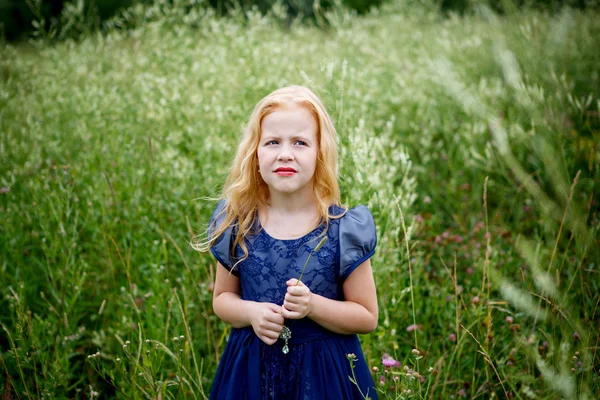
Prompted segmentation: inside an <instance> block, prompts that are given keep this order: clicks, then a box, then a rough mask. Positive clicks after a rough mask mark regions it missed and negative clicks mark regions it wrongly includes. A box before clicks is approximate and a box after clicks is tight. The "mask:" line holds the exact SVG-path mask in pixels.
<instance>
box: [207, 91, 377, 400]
mask: <svg viewBox="0 0 600 400" xmlns="http://www.w3.org/2000/svg"><path fill="white" fill-rule="evenodd" d="M208 240H209V242H208V245H207V246H206V248H205V250H206V249H208V248H210V250H211V252H212V254H213V255H214V256H215V258H216V259H217V261H218V263H219V264H218V266H217V274H216V282H215V288H214V297H213V308H214V311H215V313H216V314H217V316H218V317H219V318H221V319H222V320H223V321H225V322H227V323H229V324H231V326H232V327H233V329H232V330H231V334H230V336H229V341H228V343H227V346H226V347H225V350H224V353H223V356H222V358H221V361H220V363H219V367H218V371H217V375H216V378H215V380H214V383H213V386H212V390H211V394H210V398H211V399H236V400H237V399H250V400H254V399H257V400H258V399H269V400H270V399H286V400H287V399H291V400H294V399H297V400H305V399H311V400H315V399H323V400H324V399H331V400H342V399H343V400H347V399H361V398H370V399H376V398H377V393H376V391H375V387H374V385H373V380H372V378H371V375H370V372H369V369H368V366H367V364H366V362H365V359H364V356H363V353H362V350H361V346H360V342H359V340H358V337H357V335H356V334H357V333H368V332H371V331H373V330H374V329H375V328H376V326H377V319H378V309H377V296H376V291H375V283H374V280H373V273H372V270H371V264H370V260H369V258H370V257H371V256H372V255H373V253H374V251H375V245H376V235H375V224H374V222H373V217H372V216H371V213H370V212H369V210H368V209H367V208H366V207H364V206H358V207H355V208H352V209H347V208H346V207H344V206H342V205H341V204H340V191H339V186H338V183H337V145H336V131H335V128H334V127H333V124H332V122H331V119H330V117H329V115H328V114H327V112H326V111H325V107H324V106H323V104H322V103H321V101H320V100H319V99H318V98H317V97H316V95H315V94H314V93H313V92H312V91H311V90H309V89H307V88H305V87H301V86H290V87H285V88H282V89H278V90H276V91H274V92H273V93H271V94H269V95H268V96H266V97H265V98H264V99H262V100H261V101H260V102H259V103H258V104H257V106H256V107H255V109H254V111H253V113H252V115H251V117H250V121H249V123H248V126H247V128H246V130H245V132H244V136H243V138H242V141H241V143H240V144H239V147H238V151H237V154H236V156H235V159H234V161H233V166H232V168H231V171H230V173H229V176H228V178H227V180H226V182H225V186H224V189H223V195H222V200H221V201H220V202H219V204H218V205H217V207H216V209H215V211H214V213H213V217H212V218H211V222H210V224H209V229H208ZM307 261H308V263H307ZM305 264H306V265H305ZM300 277H301V279H300ZM299 279H300V280H299ZM349 357H351V358H353V359H354V360H355V361H353V364H354V370H352V368H351V364H350V361H349ZM350 377H355V380H356V384H355V383H353V382H352V381H351V380H350Z"/></svg>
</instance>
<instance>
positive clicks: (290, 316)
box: [283, 308, 302, 319]
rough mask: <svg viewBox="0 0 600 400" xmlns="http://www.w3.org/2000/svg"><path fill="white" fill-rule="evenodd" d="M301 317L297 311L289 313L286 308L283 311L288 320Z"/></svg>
mask: <svg viewBox="0 0 600 400" xmlns="http://www.w3.org/2000/svg"><path fill="white" fill-rule="evenodd" d="M301 315H302V314H300V313H299V312H296V311H288V310H286V309H285V308H284V311H283V316H284V317H286V318H287V319H299V318H301Z"/></svg>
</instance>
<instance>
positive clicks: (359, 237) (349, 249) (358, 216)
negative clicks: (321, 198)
mask: <svg viewBox="0 0 600 400" xmlns="http://www.w3.org/2000/svg"><path fill="white" fill-rule="evenodd" d="M339 238H340V241H339V244H340V248H339V256H340V273H339V279H340V281H341V282H343V281H345V280H346V278H348V276H350V274H351V273H352V271H354V270H355V269H356V267H358V266H359V265H361V264H362V263H363V262H365V261H366V260H368V259H369V258H370V257H371V256H372V255H373V254H374V253H375V246H376V245H377V234H376V232H375V221H373V216H372V215H371V212H370V211H369V209H368V208H367V207H365V206H363V205H360V206H357V207H355V208H352V209H350V210H348V211H347V212H346V214H345V215H344V216H343V217H342V218H341V219H340V230H339Z"/></svg>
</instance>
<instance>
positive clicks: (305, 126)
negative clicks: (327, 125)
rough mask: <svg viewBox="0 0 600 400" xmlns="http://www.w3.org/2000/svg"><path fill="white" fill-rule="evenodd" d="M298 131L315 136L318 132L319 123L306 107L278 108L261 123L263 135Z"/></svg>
mask: <svg viewBox="0 0 600 400" xmlns="http://www.w3.org/2000/svg"><path fill="white" fill-rule="evenodd" d="M298 131H307V132H309V131H312V132H313V133H315V134H316V131H317V121H316V120H315V117H314V116H313V114H312V113H311V112H310V110H308V109H307V108H306V107H302V106H298V105H293V106H285V107H277V108H276V109H275V110H273V111H272V112H271V113H269V114H267V115H266V116H265V117H264V118H263V120H262V122H261V135H265V134H285V133H295V132H298Z"/></svg>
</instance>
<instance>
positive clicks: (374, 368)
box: [371, 366, 379, 373]
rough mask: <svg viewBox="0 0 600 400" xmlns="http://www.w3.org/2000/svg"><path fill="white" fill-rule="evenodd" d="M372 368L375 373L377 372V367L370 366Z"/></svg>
mask: <svg viewBox="0 0 600 400" xmlns="http://www.w3.org/2000/svg"><path fill="white" fill-rule="evenodd" d="M371 369H372V370H373V372H375V373H377V372H379V368H377V367H376V366H374V367H373V368H371Z"/></svg>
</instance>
